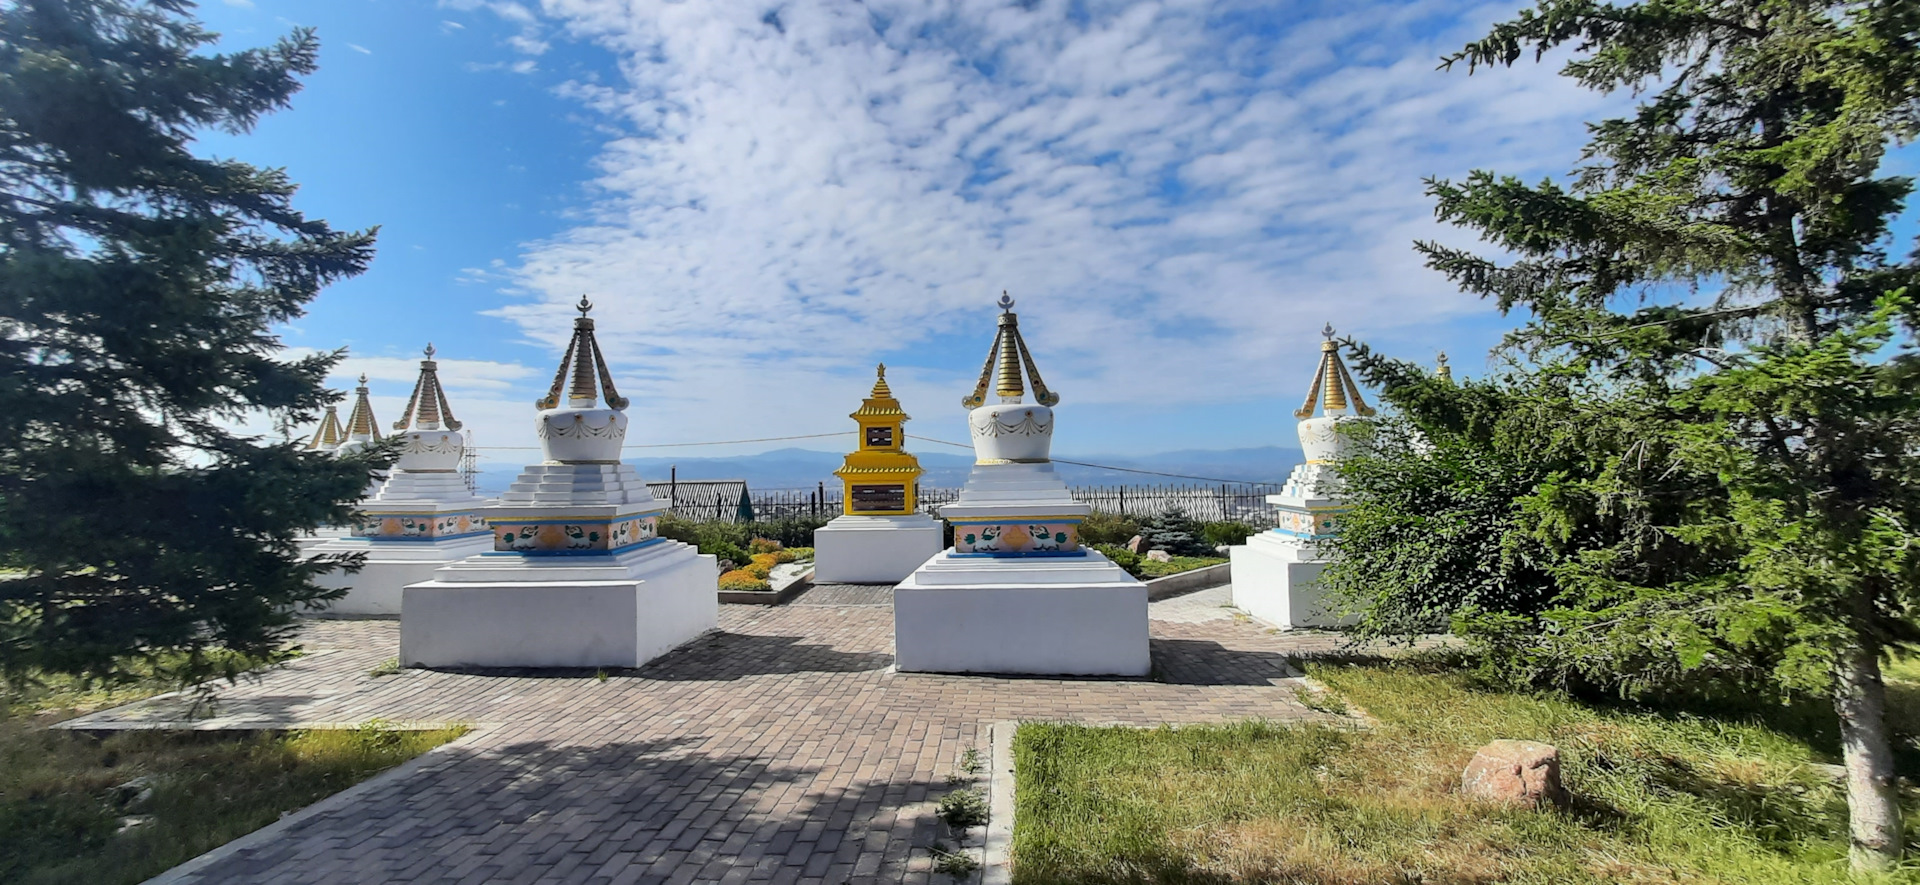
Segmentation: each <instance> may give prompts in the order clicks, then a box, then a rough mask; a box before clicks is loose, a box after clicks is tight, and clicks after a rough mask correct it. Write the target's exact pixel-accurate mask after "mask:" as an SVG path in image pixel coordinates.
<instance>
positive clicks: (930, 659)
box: [893, 550, 1152, 676]
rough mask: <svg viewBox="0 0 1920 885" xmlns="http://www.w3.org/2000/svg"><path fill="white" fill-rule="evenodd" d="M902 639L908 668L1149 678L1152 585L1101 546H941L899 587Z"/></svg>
mask: <svg viewBox="0 0 1920 885" xmlns="http://www.w3.org/2000/svg"><path fill="white" fill-rule="evenodd" d="M893 644H894V663H895V665H896V667H897V668H898V669H899V670H902V671H906V672H922V673H1022V674H1033V675H1070V676H1144V675H1146V674H1147V672H1148V670H1149V669H1151V667H1152V660H1151V654H1150V652H1149V647H1148V642H1147V588H1146V586H1145V585H1144V584H1141V583H1140V582H1139V581H1136V580H1134V579H1133V576H1132V575H1129V574H1127V573H1126V572H1125V571H1124V570H1122V569H1121V568H1120V567H1119V566H1117V565H1114V564H1113V562H1112V561H1110V560H1108V559H1107V558H1106V557H1105V556H1101V555H1100V554H1099V553H1097V552H1094V551H1087V552H1086V555H1084V556H1009V557H992V556H964V555H955V554H954V553H953V552H952V551H950V550H948V551H942V552H941V553H940V554H939V555H937V556H934V557H933V558H932V559H929V560H927V561H926V563H925V564H923V565H921V566H920V567H919V568H918V569H915V570H914V572H913V574H912V575H909V576H908V577H907V579H906V580H905V581H902V582H900V584H899V586H897V587H895V588H894V591H893Z"/></svg>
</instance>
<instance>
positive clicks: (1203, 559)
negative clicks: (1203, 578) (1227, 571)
mask: <svg viewBox="0 0 1920 885" xmlns="http://www.w3.org/2000/svg"><path fill="white" fill-rule="evenodd" d="M1226 561H1227V560H1226V558H1225V557H1221V556H1175V557H1173V558H1172V559H1170V560H1168V561H1167V562H1155V561H1153V560H1151V559H1148V558H1146V557H1144V556H1142V557H1140V577H1142V578H1164V577H1166V576H1168V575H1177V574H1180V573H1181V572H1190V571H1193V570H1194V569H1200V568H1206V567H1207V566H1210V565H1219V564H1220V563H1223V562H1226Z"/></svg>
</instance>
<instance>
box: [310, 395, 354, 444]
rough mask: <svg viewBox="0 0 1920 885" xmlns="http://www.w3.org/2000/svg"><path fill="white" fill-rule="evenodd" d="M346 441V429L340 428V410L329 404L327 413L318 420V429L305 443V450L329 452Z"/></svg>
mask: <svg viewBox="0 0 1920 885" xmlns="http://www.w3.org/2000/svg"><path fill="white" fill-rule="evenodd" d="M346 441H347V431H346V428H344V427H342V426H340V408H339V407H338V406H335V405H332V404H329V405H328V406H327V413H326V415H324V416H322V417H321V418H320V427H319V428H318V429H316V430H314V432H313V440H312V441H311V442H309V443H307V448H309V449H320V450H323V451H329V452H330V451H333V450H334V449H337V448H339V447H340V444H341V443H343V442H346Z"/></svg>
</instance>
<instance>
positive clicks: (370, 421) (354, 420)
mask: <svg viewBox="0 0 1920 885" xmlns="http://www.w3.org/2000/svg"><path fill="white" fill-rule="evenodd" d="M347 435H348V436H349V437H354V436H366V437H372V438H373V441H374V442H379V441H380V422H379V421H376V420H374V417H373V402H372V401H371V400H369V399H367V373H365V372H361V373H360V386H359V387H356V388H354V398H353V411H352V412H351V413H350V414H348V415H347Z"/></svg>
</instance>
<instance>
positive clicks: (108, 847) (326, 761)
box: [0, 719, 465, 885]
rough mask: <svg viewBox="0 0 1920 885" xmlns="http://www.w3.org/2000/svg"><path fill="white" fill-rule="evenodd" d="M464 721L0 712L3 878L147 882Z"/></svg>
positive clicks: (106, 884)
mask: <svg viewBox="0 0 1920 885" xmlns="http://www.w3.org/2000/svg"><path fill="white" fill-rule="evenodd" d="M464 731H465V729H458V728H456V729H442V730H436V731H400V730H396V729H392V728H388V727H384V726H381V725H379V724H373V725H370V726H367V727H362V728H359V729H352V730H340V731H297V732H287V733H283V734H255V735H246V736H235V735H232V734H221V733H217V732H151V731H147V732H128V733H122V734H117V735H114V736H111V737H107V738H104V739H103V738H94V737H90V736H87V735H81V734H73V733H70V732H65V731H54V730H49V729H47V728H45V727H44V726H43V725H39V724H36V723H32V722H29V721H27V720H24V719H8V720H5V721H0V882H10V883H18V885H55V883H60V885H67V883H71V885H82V883H85V885H112V883H135V882H140V881H142V880H145V879H147V878H150V877H152V876H154V875H156V874H158V873H160V872H161V871H163V870H166V869H167V868H169V867H172V866H174V865H176V864H179V863H181V862H183V861H186V860H188V859H189V858H192V857H194V856H196V855H199V854H202V853H204V852H206V851H209V850H211V849H213V848H215V847H217V846H220V845H222V844H225V843H227V842H230V841H232V840H233V839H236V838H239V837H240V836H243V835H245V834H247V833H250V832H252V831H254V830H257V829H259V828H260V827H263V826H265V825H267V824H269V823H272V822H273V821H274V820H276V819H278V818H279V817H280V815H281V813H282V812H286V811H291V810H293V809H297V808H300V807H303V806H306V805H309V804H312V803H313V802H315V801H318V800H320V799H322V798H325V797H327V796H330V795H332V794H334V793H337V792H339V791H341V790H343V789H346V788H347V787H349V786H352V785H353V784H356V783H359V782H360V781H362V780H365V779H366V778H368V777H370V776H372V775H374V774H376V773H378V772H380V771H384V770H386V769H388V768H391V767H392V766H394V765H397V764H399V763H400V762H403V761H405V760H407V759H410V758H412V757H414V756H416V755H419V754H420V753H422V752H425V751H426V750H428V749H431V748H433V747H436V746H439V745H440V744H443V743H446V742H447V741H450V740H453V739H454V738H456V737H459V736H460V735H461V734H462V733H464ZM136 778H139V779H141V780H140V781H139V783H138V785H137V786H135V787H133V788H129V789H119V787H121V786H122V785H124V784H127V783H128V782H130V781H134V780H135V779H136ZM149 787H150V788H151V789H152V793H151V794H150V795H148V796H147V797H145V798H144V799H142V798H141V797H140V794H141V793H142V792H144V790H145V789H146V788H149ZM130 822H131V823H134V824H136V825H134V826H132V827H131V828H128V827H127V825H128V824H129V823H130ZM123 828H125V829H124V832H123V831H122V830H123Z"/></svg>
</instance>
